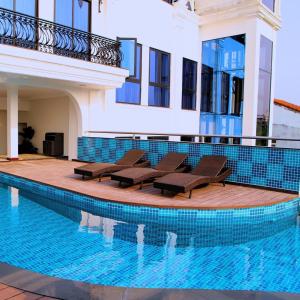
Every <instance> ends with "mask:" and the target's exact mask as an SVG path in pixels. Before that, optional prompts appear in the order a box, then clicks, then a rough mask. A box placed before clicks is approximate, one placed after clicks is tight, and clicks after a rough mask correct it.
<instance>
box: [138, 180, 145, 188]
mask: <svg viewBox="0 0 300 300" xmlns="http://www.w3.org/2000/svg"><path fill="white" fill-rule="evenodd" d="M143 183H144V182H143V181H142V182H141V184H140V188H139V189H140V190H141V189H142V188H143Z"/></svg>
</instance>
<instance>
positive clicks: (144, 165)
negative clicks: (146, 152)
mask: <svg viewBox="0 0 300 300" xmlns="http://www.w3.org/2000/svg"><path fill="white" fill-rule="evenodd" d="M150 165H151V164H150V161H149V160H145V161H139V162H138V163H136V164H135V165H134V167H135V168H147V167H150Z"/></svg>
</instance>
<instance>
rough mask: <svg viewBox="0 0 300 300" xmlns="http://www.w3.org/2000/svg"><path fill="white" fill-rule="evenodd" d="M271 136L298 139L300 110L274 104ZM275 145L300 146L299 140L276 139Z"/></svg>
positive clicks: (299, 136) (299, 134)
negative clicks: (296, 110)
mask: <svg viewBox="0 0 300 300" xmlns="http://www.w3.org/2000/svg"><path fill="white" fill-rule="evenodd" d="M273 136H274V137H280V138H292V139H299V140H300V112H295V111H292V110H290V109H288V108H285V107H282V106H280V105H274V124H273ZM276 146H278V147H291V148H300V142H286V141H278V142H277V143H276Z"/></svg>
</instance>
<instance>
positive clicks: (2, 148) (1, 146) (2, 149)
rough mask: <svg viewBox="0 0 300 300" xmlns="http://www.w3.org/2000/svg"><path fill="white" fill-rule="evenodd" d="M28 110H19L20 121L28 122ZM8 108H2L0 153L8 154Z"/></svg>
mask: <svg viewBox="0 0 300 300" xmlns="http://www.w3.org/2000/svg"><path fill="white" fill-rule="evenodd" d="M28 115H29V112H28V111H19V123H27V120H28ZM6 121H7V118H6V110H1V109H0V155H6V154H7V152H6V146H7V140H6V139H7V126H6Z"/></svg>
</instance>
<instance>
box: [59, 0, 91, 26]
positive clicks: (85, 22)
mask: <svg viewBox="0 0 300 300" xmlns="http://www.w3.org/2000/svg"><path fill="white" fill-rule="evenodd" d="M90 10H91V3H90V1H88V0H81V1H78V0H56V1H55V22H56V23H58V24H61V25H65V26H69V27H72V28H74V29H79V30H82V31H86V32H89V31H90Z"/></svg>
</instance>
